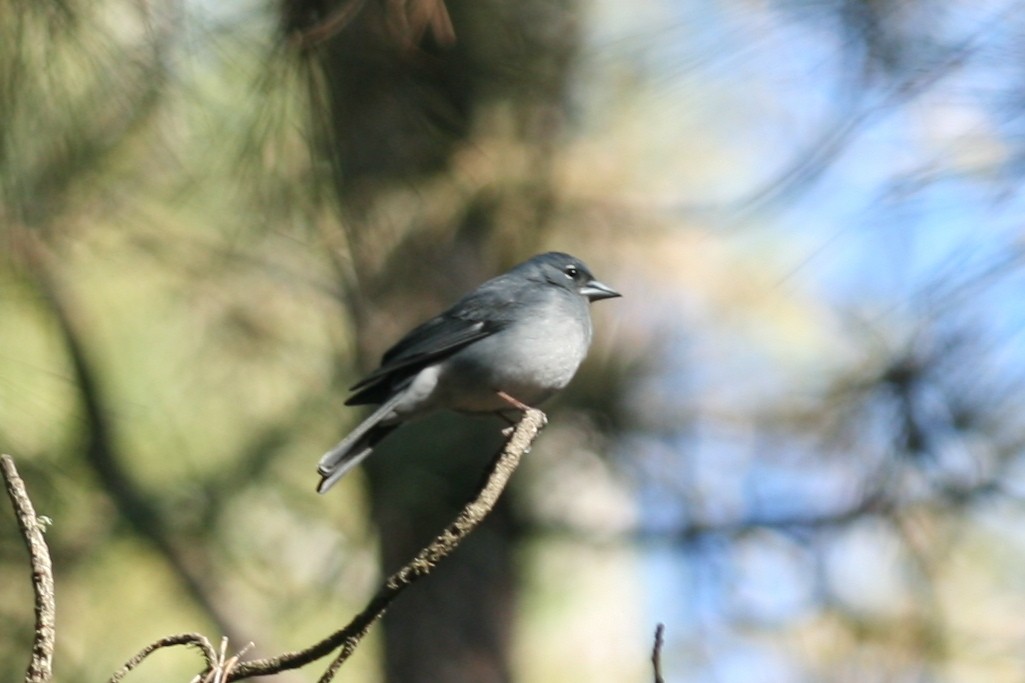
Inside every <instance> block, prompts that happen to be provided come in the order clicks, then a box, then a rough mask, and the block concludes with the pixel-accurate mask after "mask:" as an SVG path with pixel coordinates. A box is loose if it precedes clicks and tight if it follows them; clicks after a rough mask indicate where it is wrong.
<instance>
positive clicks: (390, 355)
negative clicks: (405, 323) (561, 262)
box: [345, 275, 523, 405]
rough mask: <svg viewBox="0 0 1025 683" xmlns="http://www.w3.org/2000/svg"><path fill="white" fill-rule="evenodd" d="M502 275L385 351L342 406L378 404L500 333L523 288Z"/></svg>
mask: <svg viewBox="0 0 1025 683" xmlns="http://www.w3.org/2000/svg"><path fill="white" fill-rule="evenodd" d="M510 280H511V279H510V278H509V277H508V276H507V275H502V276H499V277H497V278H494V279H493V280H488V281H487V282H485V283H484V284H483V285H481V286H480V287H478V288H477V289H476V290H474V291H473V292H471V293H470V294H468V295H466V296H465V297H463V298H462V299H460V300H459V301H458V302H456V303H455V304H454V305H453V306H452V307H451V308H449V309H448V310H447V311H445V312H444V313H442V314H440V315H438V316H435V317H434V318H431V319H430V320H428V321H427V322H425V323H423V324H422V325H419V326H417V327H415V328H413V329H412V330H411V331H410V332H409V333H408V334H407V335H406V336H405V337H403V338H402V339H400V340H399V341H398V343H396V344H395V345H394V346H392V347H391V348H390V349H388V351H386V352H385V354H384V356H383V357H382V358H381V366H380V367H379V368H377V369H376V370H374V371H373V372H372V373H370V374H369V375H367V376H366V377H364V378H363V379H362V380H360V381H359V382H357V383H356V384H355V385H353V386H352V391H356V392H358V393H356V394H354V395H353V396H351V397H350V398H349V400H347V401H346V402H345V404H346V405H362V404H365V403H381V402H383V401H384V400H386V399H387V398H388V397H389V396H390V395H391V394H392V392H393V391H395V390H396V389H398V388H400V387H401V386H403V384H404V383H405V382H406V381H408V380H409V379H411V378H412V377H414V376H415V375H416V374H417V373H418V372H420V371H421V370H422V369H424V368H425V367H427V366H428V365H431V364H432V363H435V362H437V361H438V360H440V359H442V358H445V357H446V356H449V355H451V354H453V353H455V352H456V351H458V350H459V349H461V348H463V347H465V346H469V345H470V344H472V343H474V342H475V341H479V340H481V339H484V338H485V337H489V336H491V335H492V334H494V333H496V332H498V331H500V330H502V329H504V328H505V327H506V326H507V325H508V324H509V322H511V320H512V315H513V312H514V311H515V309H516V308H518V306H519V301H518V300H519V298H520V297H519V294H520V293H521V292H522V287H523V285H522V284H521V283H520V282H518V281H517V280H511V281H510Z"/></svg>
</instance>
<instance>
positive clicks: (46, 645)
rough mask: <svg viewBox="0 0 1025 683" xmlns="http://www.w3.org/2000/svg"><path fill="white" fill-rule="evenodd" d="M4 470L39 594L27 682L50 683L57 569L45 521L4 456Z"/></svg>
mask: <svg viewBox="0 0 1025 683" xmlns="http://www.w3.org/2000/svg"><path fill="white" fill-rule="evenodd" d="M0 471H2V473H3V478H4V483H5V484H6V486H7V495H8V496H9V497H10V499H11V504H12V505H13V506H14V512H15V515H16V516H17V518H18V529H19V530H20V531H21V537H22V538H23V539H24V541H25V547H26V548H28V554H29V561H30V563H31V566H32V589H33V592H34V593H35V606H36V629H35V639H34V640H33V643H32V659H31V661H30V662H29V665H28V670H27V671H26V672H25V683H46V682H47V681H49V680H50V678H51V677H52V676H53V647H54V642H55V639H56V633H57V631H56V621H55V618H56V613H57V610H56V603H55V601H54V591H53V566H52V564H51V563H50V549H49V548H48V547H47V545H46V539H44V538H43V527H44V520H43V519H41V518H39V517H37V516H36V511H35V508H33V506H32V501H31V500H30V499H29V497H28V492H27V491H26V490H25V483H24V482H23V481H22V480H21V477H20V476H19V475H18V470H17V468H16V467H15V466H14V460H13V459H12V458H11V456H9V455H0Z"/></svg>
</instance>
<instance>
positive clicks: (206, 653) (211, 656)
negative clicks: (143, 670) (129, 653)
mask: <svg viewBox="0 0 1025 683" xmlns="http://www.w3.org/2000/svg"><path fill="white" fill-rule="evenodd" d="M175 645H191V646H192V647H195V648H198V649H199V650H200V652H202V653H203V658H204V659H205V660H206V668H205V669H203V671H202V673H200V674H199V676H198V677H197V678H199V679H200V680H204V677H205V676H206V674H207V672H210V671H213V670H214V669H215V668H216V667H217V663H218V662H219V661H220V660H219V659H218V657H217V652H215V651H214V646H213V645H211V644H210V641H209V640H207V639H206V636H203V635H200V634H199V633H178V634H175V635H173V636H165V637H164V638H161V639H160V640H158V641H156V642H155V643H150V644H149V645H147V646H146V647H144V648H142V649H141V650H139V652H138V653H137V654H136V655H135V656H134V657H132V658H131V659H129V660H128V661H127V662H125V664H124V666H122V667H121V669H119V670H118V671H117V673H115V674H114V675H113V676H111V677H110V683H118V681H120V680H121V679H122V678H124V677H125V676H127V675H128V673H129V672H130V671H131V670H132V669H134V668H135V667H137V666H139V664H141V663H142V661H143V660H144V659H146V658H147V657H149V656H150V655H151V654H153V653H154V652H156V651H157V650H159V649H161V648H165V647H174V646H175Z"/></svg>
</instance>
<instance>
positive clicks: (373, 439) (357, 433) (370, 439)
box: [317, 392, 402, 493]
mask: <svg viewBox="0 0 1025 683" xmlns="http://www.w3.org/2000/svg"><path fill="white" fill-rule="evenodd" d="M401 396H402V392H398V394H397V395H396V396H393V397H392V398H390V399H389V400H387V401H385V402H384V403H383V404H381V406H380V407H378V409H377V410H375V411H374V412H373V413H372V414H371V415H370V417H368V418H367V419H365V420H363V422H361V423H360V425H359V426H358V427H356V429H354V430H352V433H350V434H349V435H348V436H346V437H345V438H344V439H342V440H341V441H339V442H338V444H337V445H336V446H335V447H334V448H332V449H331V450H329V451H328V452H327V453H325V454H324V456H323V457H322V458H321V459H320V462H319V463H318V464H317V472H318V473H319V474H320V476H321V480H320V483H319V484H317V493H324V492H325V491H327V490H328V489H329V488H331V487H332V486H334V485H335V482H337V481H338V480H339V479H341V478H342V477H343V476H344V475H345V473H346V472H348V471H349V470H351V469H352V468H353V467H355V466H356V465H358V464H360V463H361V462H363V460H364V459H365V458H366V457H367V456H368V455H370V454H371V453H373V452H374V446H376V445H377V443H378V442H379V441H380V440H381V439H383V438H384V437H386V436H387V435H388V434H390V433H391V431H392V430H393V429H395V428H396V427H397V426H398V425H383V424H381V420H383V419H384V418H385V417H386V416H387V415H388V413H390V412H391V411H392V408H394V407H395V404H396V403H397V402H398V399H399V398H400V397H401Z"/></svg>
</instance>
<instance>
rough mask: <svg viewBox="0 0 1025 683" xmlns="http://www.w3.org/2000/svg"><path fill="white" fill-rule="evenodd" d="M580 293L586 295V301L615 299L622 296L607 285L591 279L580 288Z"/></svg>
mask: <svg viewBox="0 0 1025 683" xmlns="http://www.w3.org/2000/svg"><path fill="white" fill-rule="evenodd" d="M580 293H581V294H583V295H584V296H586V297H587V300H588V301H601V300H602V299H615V298H616V297H617V296H623V295H622V294H620V293H619V292H617V291H616V290H614V289H612V288H611V287H609V286H608V285H603V284H602V283H600V282H598V281H597V280H591V281H590V282H588V283H587V284H586V285H584V286H583V287H581V288H580Z"/></svg>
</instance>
